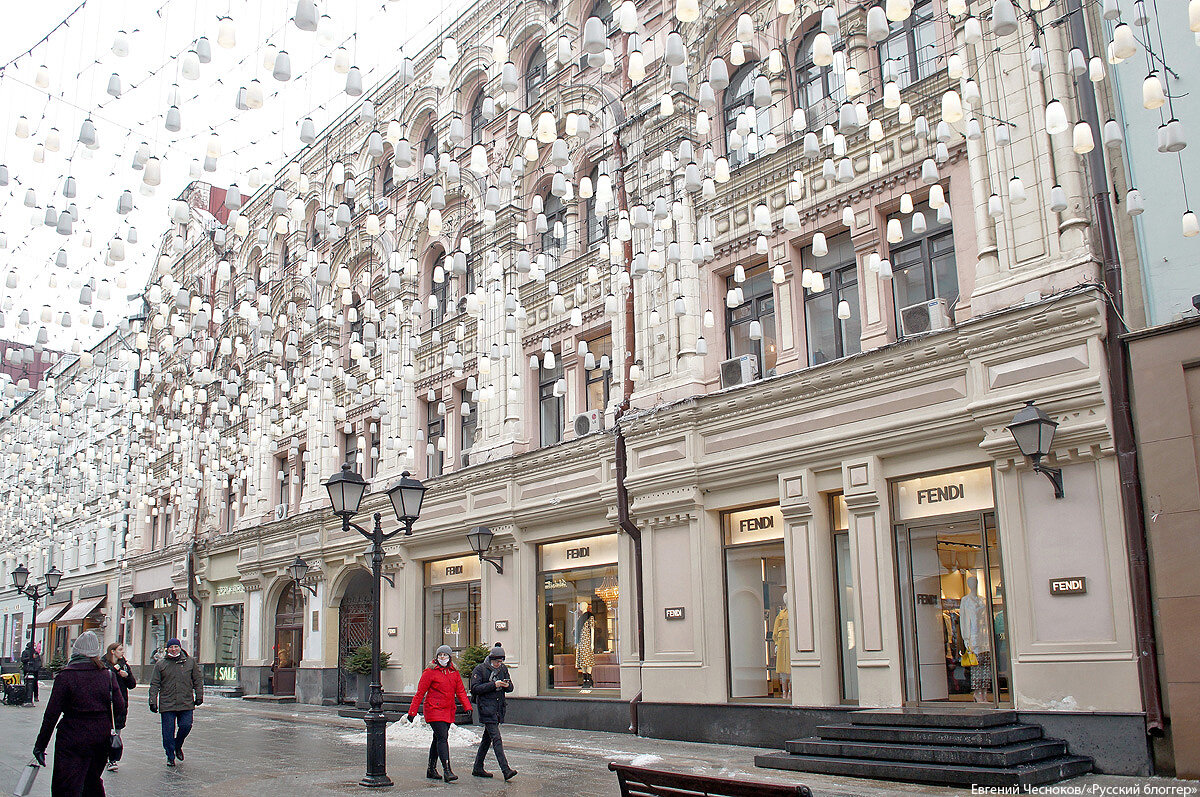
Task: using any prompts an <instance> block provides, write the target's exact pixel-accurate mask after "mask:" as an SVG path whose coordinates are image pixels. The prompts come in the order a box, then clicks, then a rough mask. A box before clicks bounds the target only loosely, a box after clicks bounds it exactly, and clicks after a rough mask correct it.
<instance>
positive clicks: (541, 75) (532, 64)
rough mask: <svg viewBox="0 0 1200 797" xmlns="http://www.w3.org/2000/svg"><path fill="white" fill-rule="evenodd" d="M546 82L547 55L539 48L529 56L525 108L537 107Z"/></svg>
mask: <svg viewBox="0 0 1200 797" xmlns="http://www.w3.org/2000/svg"><path fill="white" fill-rule="evenodd" d="M545 82H546V53H545V52H544V51H543V50H542V48H541V47H540V46H539V47H538V48H537V49H536V50H534V51H533V55H531V56H529V64H528V65H527V66H526V67H525V106H526V107H527V108H532V107H533V106H535V105H537V101H538V98H539V97H540V96H541V91H540V88H541V85H542V84H543V83H545Z"/></svg>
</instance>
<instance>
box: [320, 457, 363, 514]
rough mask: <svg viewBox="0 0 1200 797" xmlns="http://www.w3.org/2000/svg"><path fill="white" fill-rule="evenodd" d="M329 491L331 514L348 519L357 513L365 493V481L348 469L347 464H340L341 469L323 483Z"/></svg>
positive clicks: (348, 465) (348, 464)
mask: <svg viewBox="0 0 1200 797" xmlns="http://www.w3.org/2000/svg"><path fill="white" fill-rule="evenodd" d="M325 489H326V490H328V491H329V503H330V505H332V506H333V513H334V514H335V515H339V516H341V517H350V516H351V515H355V514H357V513H358V507H359V504H361V503H362V499H363V495H364V494H365V493H366V492H367V481H366V479H364V478H363V477H362V476H360V475H359V474H357V473H355V472H354V471H353V470H351V469H350V463H349V462H343V463H342V469H341V470H340V471H338V472H337V473H335V474H333V475H332V476H330V477H329V480H328V481H327V482H325Z"/></svg>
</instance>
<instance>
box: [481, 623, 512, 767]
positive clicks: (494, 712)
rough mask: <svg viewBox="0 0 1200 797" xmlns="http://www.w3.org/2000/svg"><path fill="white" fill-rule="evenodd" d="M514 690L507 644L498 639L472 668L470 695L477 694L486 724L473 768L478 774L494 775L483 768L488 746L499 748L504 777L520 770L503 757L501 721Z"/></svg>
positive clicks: (484, 723)
mask: <svg viewBox="0 0 1200 797" xmlns="http://www.w3.org/2000/svg"><path fill="white" fill-rule="evenodd" d="M512 690H513V686H512V679H511V678H510V677H509V675H508V667H506V666H504V648H502V647H500V643H499V642H497V643H496V647H494V648H492V650H491V652H490V653H488V656H487V658H486V659H484V660H483V661H482V662H480V663H479V664H478V665H477V666H476V667H475V669H474V670H472V671H471V696H472V697H474V698H475V706H476V707H477V708H478V709H479V722H480V723H482V725H483V738H482V739H480V740H479V750H478V752H476V753H475V769H474V770H473V771H472V772H471V774H472V775H474V776H475V777H477V778H490V777H491V776H492V773H490V772H487V771H485V770H484V768H483V760H484V759H485V758H486V757H487V752H488V748H489V747H491V748H492V749H493V750H495V751H496V763H497V764H499V765H500V771H501V772H502V773H503V774H504V779H505V780H512V778H513V776H514V775H516V774H517V771H516V770H515V769H513V768H512V767H510V766H509V765H508V759H507V758H505V757H504V740H503V739H501V738H500V723H502V722H504V709H505V705H504V696H505V695H506V694H507V693H509V692H511V691H512Z"/></svg>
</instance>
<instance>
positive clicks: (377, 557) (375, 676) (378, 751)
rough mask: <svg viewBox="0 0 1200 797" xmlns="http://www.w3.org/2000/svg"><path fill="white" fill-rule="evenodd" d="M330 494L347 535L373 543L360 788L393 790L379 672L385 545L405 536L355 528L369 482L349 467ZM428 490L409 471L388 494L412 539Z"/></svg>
mask: <svg viewBox="0 0 1200 797" xmlns="http://www.w3.org/2000/svg"><path fill="white" fill-rule="evenodd" d="M325 489H326V490H328V491H329V503H330V504H331V505H332V506H333V513H334V514H335V515H337V516H338V517H340V518H341V519H342V531H344V532H349V531H350V529H354V530H355V531H357V532H358V533H359V534H361V535H363V536H364V537H366V538H367V540H368V541H369V542H370V543H371V547H370V549H369V550H370V554H371V576H372V579H371V603H372V606H373V607H374V611H375V621H374V622H373V623H372V624H371V699H370V704H371V707H370V709H369V710H368V711H367V715H366V717H365V718H364V719H365V721H366V723H367V774H366V775H365V776H364V777H363V779H362V780H360V781H359V785H360V786H370V787H380V786H391V785H392V779H391V778H389V777H388V776H387V745H386V742H387V735H386V734H387V718H386V717H385V716H384V714H383V683H382V680H383V679H382V676H381V674H380V667H379V648H380V644H381V643H380V630H379V624H380V620H381V618H380V606H379V604H380V599H379V596H380V591H381V586H380V582H381V581H382V579H383V543H384V541H386V540H389V539H391V538H392V537H394V536H396V535H397V534H399V533H400V530H401V529H399V528H398V529H396V530H395V531H393V532H392V533H390V534H384V533H383V522H382V521H383V515H382V514H381V513H379V512H376V513H375V516H374V517H375V525H374V526H373V527H372V529H371V530H370V531H368V530H367V529H365V528H363V527H362V526H359V525H358V524H357V523H351V522H350V518H352V517H353V516H354V515H356V514H358V507H359V504H361V503H362V499H363V495H364V494H365V493H366V492H367V482H366V480H365V479H364V478H363V477H362V476H360V475H359V474H357V473H355V472H354V471H352V470H351V469H350V464H349V463H344V464H343V465H342V469H341V471H339V472H338V473H335V474H333V475H332V476H330V477H329V481H327V482H325ZM425 489H426V488H425V485H423V484H421V482H419V481H418V480H416V479H414V478H412V476H411V475H410V474H409V472H408V471H404V473H402V474H401V475H400V479H399V480H398V481H397V482H396V483H395V484H393V485H392V486H391V487H389V488H388V490H387V494H388V498H389V499H390V500H391V502H392V508H393V509H394V510H395V512H396V519H397V520H399V521H400V523H401V524H402V526H401V528H403V530H404V533H405V535H409V534H412V527H413V523H415V522H416V520H417V518H418V517H419V516H420V514H421V502H422V501H423V500H424V498H425ZM296 559H297V561H296V562H293V563H292V566H291V568H289V570H291V572H292V574H293V577H295V573H296V572H297V571H296V570H292V568H296V567H297V564H301V565H304V569H305V571H307V569H308V565H307V564H305V563H304V562H303V560H301V559H300V557H296Z"/></svg>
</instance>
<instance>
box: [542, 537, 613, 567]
mask: <svg viewBox="0 0 1200 797" xmlns="http://www.w3.org/2000/svg"><path fill="white" fill-rule="evenodd" d="M541 553H542V571H543V572H546V571H550V570H569V569H571V568H575V567H598V566H599V565H612V564H616V562H617V535H616V534H603V535H601V536H599V537H585V538H583V539H581V540H566V541H565V542H550V543H546V544H545V545H543V546H542V547H541Z"/></svg>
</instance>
